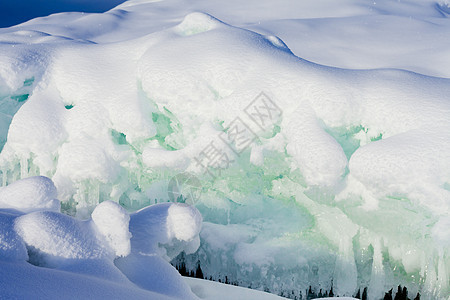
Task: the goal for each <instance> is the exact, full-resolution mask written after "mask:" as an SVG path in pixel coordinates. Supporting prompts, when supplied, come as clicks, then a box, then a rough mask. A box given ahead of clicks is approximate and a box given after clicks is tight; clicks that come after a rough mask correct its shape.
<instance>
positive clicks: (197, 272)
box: [195, 261, 205, 279]
mask: <svg viewBox="0 0 450 300" xmlns="http://www.w3.org/2000/svg"><path fill="white" fill-rule="evenodd" d="M195 278H200V279H203V278H205V277H203V271H202V268H201V267H200V261H197V270H195Z"/></svg>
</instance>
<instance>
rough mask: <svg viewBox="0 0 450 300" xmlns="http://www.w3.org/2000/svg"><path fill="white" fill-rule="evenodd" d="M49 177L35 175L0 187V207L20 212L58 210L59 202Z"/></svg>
mask: <svg viewBox="0 0 450 300" xmlns="http://www.w3.org/2000/svg"><path fill="white" fill-rule="evenodd" d="M56 198H57V191H56V187H55V185H54V184H53V181H52V180H51V179H50V178H47V177H44V176H35V177H29V178H25V179H21V180H18V181H16V182H13V183H11V184H10V185H8V186H5V187H2V188H0V208H12V209H16V210H19V211H22V212H32V211H39V210H49V211H55V212H59V210H60V202H59V200H58V199H56Z"/></svg>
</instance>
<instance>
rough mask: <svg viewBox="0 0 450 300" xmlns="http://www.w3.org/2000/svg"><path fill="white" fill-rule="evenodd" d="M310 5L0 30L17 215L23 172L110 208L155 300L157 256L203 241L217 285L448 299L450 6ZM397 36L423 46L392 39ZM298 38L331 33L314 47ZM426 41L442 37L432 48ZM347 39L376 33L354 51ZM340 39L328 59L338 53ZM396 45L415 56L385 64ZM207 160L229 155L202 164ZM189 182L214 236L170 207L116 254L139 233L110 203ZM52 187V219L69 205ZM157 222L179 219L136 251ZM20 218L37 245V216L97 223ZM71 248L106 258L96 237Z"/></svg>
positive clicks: (187, 259)
mask: <svg viewBox="0 0 450 300" xmlns="http://www.w3.org/2000/svg"><path fill="white" fill-rule="evenodd" d="M178 2H179V3H178ZM303 2H304V3H303ZM303 2H302V3H299V4H296V5H297V6H296V7H295V9H293V8H290V9H286V7H290V6H289V5H285V6H283V5H282V4H279V5H280V7H279V8H278V10H276V12H273V10H271V9H270V10H268V9H267V5H269V4H268V2H266V1H249V2H248V3H247V2H246V3H245V4H238V3H237V2H236V3H233V4H225V3H218V2H214V3H215V4H214V5H212V4H211V5H209V4H205V3H201V2H197V1H194V2H193V4H190V5H188V4H187V3H185V2H183V1H169V0H167V1H159V2H152V1H139V0H131V1H127V2H125V3H123V4H122V5H119V6H118V7H117V8H115V9H113V10H110V11H108V12H106V13H104V14H77V13H71V14H57V15H53V16H50V17H47V18H40V19H35V20H32V21H29V22H27V23H24V24H22V25H20V26H16V27H11V28H6V29H0V48H1V51H0V63H1V68H0V101H2V106H1V107H0V108H1V109H2V111H1V112H2V113H3V114H2V115H1V119H0V120H1V122H2V124H4V125H2V127H1V128H2V131H0V133H1V137H2V138H3V140H4V141H5V142H3V143H4V147H3V149H2V151H1V153H0V169H1V171H2V182H3V185H4V186H5V187H3V188H2V189H1V190H0V203H1V205H2V206H3V205H5V206H4V207H8V208H15V209H18V210H20V206H18V205H21V204H20V203H19V202H15V201H14V199H13V198H14V197H13V198H11V197H10V196H9V195H13V194H14V185H15V184H16V183H13V182H15V181H16V180H17V179H19V178H26V177H29V176H37V175H43V176H47V177H50V178H51V179H52V180H53V182H54V184H55V186H56V188H57V191H58V195H57V198H58V199H60V200H61V201H62V204H61V209H62V211H63V212H65V213H66V214H69V215H76V216H77V217H78V218H80V219H88V218H89V217H90V214H91V213H92V212H94V213H93V215H92V218H93V220H94V221H93V222H94V223H95V224H97V225H98V229H97V230H98V231H99V232H100V233H101V234H103V235H104V237H105V241H106V243H107V245H108V246H107V247H108V249H110V248H112V249H114V253H116V254H117V255H119V256H120V255H124V256H125V255H126V254H127V253H128V252H130V255H128V256H126V257H123V258H120V259H118V260H117V262H118V266H119V268H120V269H121V270H122V272H123V273H124V274H126V275H127V277H128V278H130V280H131V281H133V282H135V283H136V284H137V285H140V286H143V287H150V288H152V289H153V288H154V287H155V286H154V282H152V281H151V280H149V278H151V277H149V278H145V277H142V276H141V275H140V274H141V273H140V272H137V271H136V269H135V268H138V267H139V263H138V261H140V260H141V259H144V257H145V259H148V260H153V261H154V263H159V262H160V261H161V262H162V259H161V258H160V256H156V257H155V256H153V254H152V255H147V256H146V253H150V252H149V251H151V253H158V255H163V256H164V257H165V258H166V259H167V258H173V257H174V255H176V254H177V253H179V251H180V249H185V250H186V251H187V252H193V251H195V249H196V248H197V247H198V245H199V243H200V247H199V249H198V251H197V252H195V253H193V254H190V255H182V256H179V257H178V258H176V259H175V261H174V263H180V262H181V260H183V263H185V264H186V265H187V266H188V267H189V268H191V269H193V268H195V267H196V266H197V264H199V263H200V265H201V266H202V269H203V271H204V273H205V275H206V276H208V277H209V276H211V277H212V278H214V279H217V280H218V279H221V280H225V278H224V277H225V276H227V278H228V279H229V280H231V281H233V282H237V283H239V284H240V285H243V286H251V287H253V288H258V289H266V290H270V291H272V292H274V293H280V294H281V293H283V294H287V293H291V292H293V293H295V295H298V294H299V293H301V292H303V295H304V292H305V291H306V290H307V289H308V288H309V286H312V288H313V289H314V290H316V291H319V290H320V289H322V290H328V289H330V288H331V287H333V290H334V291H335V293H336V294H338V295H341V296H351V295H354V294H355V293H356V291H357V290H358V289H362V288H364V287H368V292H369V298H370V299H377V298H380V297H382V296H383V293H384V292H385V291H387V290H389V289H390V288H392V287H396V286H397V285H398V284H402V285H404V286H407V287H408V289H409V290H410V291H411V293H410V294H411V295H412V294H415V293H416V292H417V291H420V293H421V294H422V297H424V298H425V299H433V298H442V297H445V296H446V295H448V293H449V287H450V283H449V273H450V260H449V255H450V254H449V247H448V245H449V241H450V233H449V229H448V228H449V227H448V224H449V218H450V216H449V206H450V201H449V199H450V171H449V170H450V100H449V95H450V79H448V77H450V73H449V72H448V70H450V68H449V66H450V58H449V57H448V46H449V44H448V41H447V39H442V38H438V37H439V35H441V36H447V35H448V34H449V31H450V29H449V28H450V26H449V23H448V22H449V19H448V18H446V16H448V11H447V10H446V7H447V6H445V5H444V4H443V3H439V5H438V3H436V2H433V1H423V2H421V3H419V2H418V1H413V0H411V1H402V3H400V2H399V3H393V2H392V1H377V3H378V5H376V6H375V4H374V5H369V6H363V5H360V4H358V3H357V1H351V0H347V1H345V3H343V4H342V3H341V4H340V5H339V6H336V4H334V5H332V4H331V1H325V2H326V3H327V4H326V5H331V7H332V8H328V9H326V5H325V4H324V3H322V4H316V3H314V4H312V2H311V1H303ZM286 3H287V2H286ZM286 3H284V4H286ZM236 5H238V6H239V5H240V6H239V7H240V8H241V11H242V15H241V14H236V10H235V9H233V7H236ZM290 5H291V4H290ZM305 8H308V9H309V10H305ZM192 10H199V11H203V12H192ZM162 11H164V12H165V13H164V14H162V13H161V14H160V13H159V12H162ZM269 11H270V13H269ZM331 12H332V14H331ZM246 13H248V14H246ZM272 13H274V15H275V17H273V16H272V15H271V14H272ZM408 15H414V16H415V18H412V19H411V18H408ZM330 16H333V17H335V18H329V17H330ZM363 21H364V22H366V23H364V22H363ZM230 24H231V25H230ZM379 24H382V25H379ZM385 26H386V27H385ZM397 27H398V28H406V32H407V34H404V35H402V34H398V33H399V32H403V31H400V30H397V31H395V30H394V31H393V32H394V33H392V34H387V35H386V34H385V29H386V28H389V29H391V28H397ZM287 28H291V29H290V30H288V29H287ZM329 28H333V34H335V35H336V37H333V38H331V37H330V36H331V35H332V34H331V35H330V34H329V33H325V32H326V31H327V30H328V29H329ZM298 30H300V33H301V35H303V37H305V36H306V35H307V34H308V32H309V33H311V35H313V36H312V37H311V38H310V39H298V36H297V38H296V35H297V33H298ZM334 30H335V31H334ZM339 30H341V31H342V32H341V33H339ZM413 32H421V33H423V34H424V35H423V37H422V38H423V40H424V43H420V46H418V42H417V41H416V40H415V37H413V36H411V35H409V34H410V33H413ZM428 33H429V34H430V36H428V35H427V34H428ZM345 34H350V35H351V38H354V39H355V41H361V40H362V39H363V38H367V36H373V37H374V41H372V42H366V43H361V44H359V46H360V50H359V51H356V50H353V52H351V51H352V50H351V49H350V48H349V46H346V45H345V43H347V42H348V41H349V40H351V38H348V37H345ZM397 35H398V36H397ZM277 36H278V37H277ZM324 38H329V39H330V40H329V45H330V48H329V49H321V48H320V46H321V45H322V43H323V40H320V39H324ZM380 41H384V42H386V41H387V42H394V43H395V41H397V42H396V43H397V44H395V45H398V47H397V48H396V47H395V46H393V47H391V48H389V51H385V52H389V53H384V52H382V51H379V50H380V49H381V46H380V43H381V42H380ZM305 45H307V46H305ZM374 45H375V46H374ZM381 45H382V43H381ZM422 45H432V46H431V48H430V49H432V50H433V51H432V54H429V53H428V52H427V51H425V50H426V49H424V48H423V46H422ZM372 48H373V49H376V50H373V49H372ZM308 49H309V50H308ZM318 49H320V51H319V50H318ZM342 49H344V50H347V51H350V54H343V53H342ZM377 51H378V52H377ZM415 51H416V52H415ZM343 52H345V51H343ZM322 53H325V54H322ZM353 53H355V55H352V54H353ZM367 53H368V54H367ZM420 53H422V54H420ZM303 54H304V55H303ZM378 55H379V56H380V57H382V59H379V60H378V59H375V58H374V59H367V58H368V57H369V58H372V57H378ZM421 55H422V56H421ZM417 56H419V57H421V58H422V60H421V59H411V58H410V57H417ZM299 57H301V58H299ZM324 57H325V58H324ZM330 57H331V58H335V60H334V61H330ZM398 57H399V58H400V59H398V60H397V58H398ZM302 58H306V59H309V60H312V61H315V62H319V63H322V64H326V65H329V67H327V66H324V65H318V64H315V63H312V62H310V61H307V60H304V59H302ZM336 67H345V68H347V69H343V68H336ZM386 67H389V68H391V69H382V68H386ZM366 68H381V69H377V70H366ZM357 69H358V70H357ZM400 69H405V70H407V71H403V70H400ZM411 71H413V72H411ZM414 72H417V73H414ZM419 73H421V74H424V75H421V74H419ZM433 76H435V77H433ZM255 107H256V110H255ZM236 125H240V126H241V127H240V128H241V130H240V131H239V130H238V131H234V130H235V129H236V127H235V126H236ZM242 128H244V129H245V134H246V135H245V136H243V137H241V138H242V139H241V140H240V141H238V142H237V143H236V139H233V136H234V137H236V134H237V132H242ZM230 140H231V141H234V143H233V142H230ZM244 146H245V147H244ZM207 151H216V152H215V153H216V154H217V153H220V155H221V157H222V158H224V157H226V158H229V160H228V161H227V162H226V164H225V165H223V164H222V165H219V164H213V163H208V162H206V164H207V165H209V166H210V167H209V168H203V167H202V164H201V162H202V161H200V162H199V160H203V162H204V159H205V158H207V157H208V156H207V155H206V154H207V153H205V152H207ZM209 153H211V152H209ZM236 153H237V154H236ZM180 173H186V174H193V176H195V177H196V178H198V179H199V181H200V182H201V191H202V194H201V196H200V197H199V198H198V199H191V200H195V201H194V202H195V206H196V207H197V209H198V210H199V211H200V212H201V214H202V216H203V220H204V221H205V222H204V225H203V229H202V231H201V232H200V241H199V240H198V239H196V234H197V233H198V232H197V230H199V227H196V226H194V227H187V228H186V227H185V225H184V224H185V222H187V223H189V224H198V223H199V222H200V220H201V219H200V217H199V215H197V212H196V211H195V210H191V208H188V207H184V206H180V205H177V206H169V205H168V204H165V205H160V206H156V207H154V208H150V209H144V210H143V211H138V212H136V213H135V214H132V215H131V219H130V232H131V234H132V236H133V237H132V238H131V242H130V247H131V248H128V247H129V246H128V245H126V244H125V243H122V242H120V243H118V244H115V242H114V241H116V240H117V239H119V240H126V239H127V237H129V235H128V232H126V231H120V232H116V231H114V230H113V231H110V230H111V227H109V226H110V224H112V223H114V224H116V222H117V224H124V223H126V222H127V219H126V217H125V215H123V212H122V211H121V210H120V209H119V208H118V207H114V206H112V204H104V205H103V204H100V206H99V207H98V208H96V209H95V207H96V206H97V204H98V203H100V202H104V201H105V200H111V201H113V202H116V203H120V204H121V205H122V206H124V207H125V208H126V209H128V210H129V211H135V210H138V209H140V208H142V207H145V206H147V205H149V204H154V203H157V202H166V201H168V200H169V198H170V197H169V196H168V191H167V187H168V185H169V182H170V180H171V178H173V177H174V176H176V175H177V174H180ZM18 182H20V181H18ZM36 184H37V188H42V189H43V190H44V191H45V189H48V190H49V191H53V187H52V186H47V185H45V182H41V183H36ZM30 193H36V195H38V196H39V195H41V192H40V190H38V191H36V192H32V191H31V192H30ZM50 194H51V196H49V197H44V196H39V197H37V198H36V199H41V200H39V201H38V202H37V203H36V207H38V208H42V207H46V208H50V209H53V210H55V209H56V210H57V209H58V207H57V206H55V205H54V204H53V202H52V199H53V198H56V196H55V195H54V194H52V193H50ZM33 195H34V194H33ZM4 203H5V204H4ZM14 205H15V206H14ZM108 205H109V206H108ZM27 207H29V205H28V204H27ZM94 209H95V210H94ZM33 210H34V209H33ZM96 210H98V211H97V213H96ZM102 210H104V211H105V212H111V213H112V215H113V216H114V217H113V219H114V220H115V221H114V222H112V219H111V220H109V219H104V218H103V217H102V214H101V211H102ZM147 213H148V214H155V216H157V217H158V216H159V217H160V216H163V215H164V214H167V216H168V218H167V223H165V224H166V225H165V226H166V228H165V229H164V230H167V231H163V232H167V234H168V235H167V236H163V235H162V234H161V232H158V231H155V232H151V233H148V234H152V235H154V236H155V238H157V239H158V241H160V243H161V245H158V246H156V244H149V245H142V246H145V247H144V248H142V249H141V248H139V247H138V246H136V247H135V249H138V248H139V249H140V250H139V251H138V252H136V251H134V252H133V243H138V241H139V240H140V234H141V231H142V230H144V229H139V230H137V229H136V230H134V229H133V228H138V227H139V226H140V223H139V220H140V217H139V216H140V215H142V216H143V215H144V214H147ZM2 218H4V220H9V218H13V216H11V215H5V216H4V217H2ZM2 220H3V219H2ZM18 220H22V221H20V222H18V223H17V226H18V232H20V235H21V237H22V238H24V239H25V240H26V241H29V242H30V243H31V245H34V244H33V243H34V240H32V239H28V238H27V228H28V227H27V226H26V224H28V223H30V224H31V223H32V224H34V225H33V226H38V227H42V228H48V229H49V230H50V229H52V228H53V225H52V224H54V223H55V222H56V223H58V224H59V223H62V224H66V222H71V223H73V224H78V225H76V226H87V225H86V224H88V223H83V222H86V221H79V220H75V219H72V218H71V217H68V216H62V215H60V214H57V213H55V212H40V211H37V212H33V213H30V214H27V215H24V216H20V217H18ZM110 221H111V223H109V222H110ZM136 222H137V223H136ZM142 224H144V223H142ZM22 226H25V227H22ZM47 226H49V227H47ZM76 226H75V227H76ZM111 226H112V225H111ZM119 226H120V225H119ZM144 226H146V225H144ZM180 228H181V229H182V230H180ZM185 229H186V230H185ZM133 230H134V231H135V232H133ZM144 231H145V230H144ZM142 234H144V233H142ZM52 236H53V234H52ZM57 237H58V233H57V232H54V237H53V238H57ZM8 238H9V239H11V247H19V248H20V247H21V246H20V245H18V244H15V242H14V241H16V240H17V237H16V236H10V237H8ZM72 238H74V239H75V240H77V241H78V240H82V241H84V242H86V243H88V244H92V245H93V247H94V248H93V249H96V250H95V251H94V252H95V253H96V254H95V255H99V256H102V255H103V250H102V249H103V248H101V247H100V246H98V245H97V244H96V243H94V242H91V241H89V239H91V237H86V236H76V235H75V236H73V235H72ZM113 240H114V241H113ZM36 242H43V240H42V241H41V240H39V241H36ZM102 245H103V244H102ZM35 246H38V245H37V244H36V245H35ZM97 246H98V247H97ZM96 247H97V248H96ZM2 249H3V248H2ZM47 250H48V251H47V252H48V253H49V254H50V255H52V256H55V257H58V256H59V255H69V256H70V254H69V253H71V252H67V254H64V253H66V252H64V253H58V252H55V251H56V250H55V251H54V249H47ZM2 251H3V250H2ZM18 251H19V250H18ZM73 251H75V252H74V254H73V255H75V256H77V255H81V256H83V255H84V254H82V253H84V252H83V251H84V250H82V249H79V250H77V249H73ZM186 254H188V253H186ZM21 255H22V254H20V255H19V256H21ZM83 257H84V256H83ZM122 264H123V265H122ZM129 266H133V268H129ZM172 271H173V270H172ZM172 271H168V272H172ZM136 272H137V273H136ZM168 274H169V273H168ZM170 274H171V275H170V276H175V274H174V273H173V272H172V273H170ZM149 276H152V275H149ZM185 288H186V287H185V286H181V287H177V288H174V290H173V292H174V295H176V296H179V295H180V294H183V293H185V292H186V290H185Z"/></svg>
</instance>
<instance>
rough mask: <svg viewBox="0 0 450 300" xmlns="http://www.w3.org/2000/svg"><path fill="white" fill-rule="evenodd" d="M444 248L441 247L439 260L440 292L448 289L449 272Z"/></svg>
mask: <svg viewBox="0 0 450 300" xmlns="http://www.w3.org/2000/svg"><path fill="white" fill-rule="evenodd" d="M444 257H445V256H444V250H443V249H442V247H441V248H440V249H439V260H438V274H437V275H438V278H437V279H438V289H439V291H438V292H445V291H447V290H448V280H447V278H448V274H447V268H446V266H445V258H444Z"/></svg>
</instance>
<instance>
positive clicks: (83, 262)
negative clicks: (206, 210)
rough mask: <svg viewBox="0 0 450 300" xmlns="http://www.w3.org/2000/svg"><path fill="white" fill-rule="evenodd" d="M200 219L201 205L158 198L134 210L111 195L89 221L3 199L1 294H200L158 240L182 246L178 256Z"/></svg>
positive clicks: (188, 246)
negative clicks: (25, 210) (8, 204)
mask: <svg viewBox="0 0 450 300" xmlns="http://www.w3.org/2000/svg"><path fill="white" fill-rule="evenodd" d="M45 179H46V180H47V181H48V182H49V183H51V184H52V182H51V180H50V179H48V178H45ZM40 180H44V178H40ZM16 184H17V185H22V186H24V187H26V186H27V185H30V184H33V181H32V180H27V179H22V180H19V181H17V183H16ZM25 191H27V189H25ZM38 196H39V195H38ZM56 201H57V200H56ZM130 220H131V225H130V224H129V223H130ZM201 222H202V221H201V216H200V214H199V212H198V210H197V209H196V208H194V207H190V206H187V205H185V204H174V203H164V204H155V205H154V206H151V207H148V208H146V209H144V210H141V211H138V212H136V213H133V214H132V215H131V217H130V215H129V214H128V213H127V212H126V211H125V210H124V209H123V208H122V207H121V206H120V205H119V204H117V203H115V202H111V201H104V202H102V203H100V204H99V205H98V206H97V207H96V208H95V210H94V212H93V213H92V219H89V220H78V219H75V218H73V217H71V216H68V215H65V214H62V213H59V212H56V211H34V212H30V213H23V212H19V211H17V210H12V209H10V208H8V207H6V208H4V207H1V206H0V224H1V225H2V226H1V227H0V246H1V247H0V255H1V256H0V266H1V268H0V269H1V270H2V271H1V272H2V274H1V278H2V280H1V283H0V287H1V292H0V297H1V298H4V297H6V298H10V297H12V298H27V297H30V296H31V295H33V297H34V298H46V299H60V298H67V299H76V298H78V299H79V297H80V295H87V292H88V291H89V292H92V293H91V294H89V296H87V297H88V298H90V299H104V297H105V296H106V295H114V297H132V298H133V299H135V298H144V297H147V299H148V298H150V299H169V298H170V299H173V298H176V299H189V298H192V299H195V298H196V296H195V295H194V294H193V293H192V292H191V290H190V289H189V287H188V285H187V284H185V283H184V281H183V279H182V278H181V276H180V274H179V273H178V272H177V271H176V270H175V269H174V268H173V267H172V266H171V265H170V264H169V263H168V261H166V260H164V259H163V258H167V254H164V253H162V252H161V251H159V247H162V245H163V244H167V245H170V246H173V245H176V246H177V247H176V249H175V247H172V248H171V251H172V252H171V254H172V255H174V256H176V255H177V254H178V253H179V252H181V251H186V252H187V253H189V251H191V252H193V251H195V250H196V249H197V248H198V244H199V242H198V240H199V237H198V234H199V232H200V228H201ZM144 229H145V230H144ZM155 233H158V234H156V235H155ZM130 239H131V243H130ZM176 241H180V242H179V243H178V244H177V243H176ZM192 241H196V242H194V243H192ZM183 243H186V247H185V248H183V245H184V244H183ZM174 251H179V252H177V253H175V252H174ZM116 257H124V258H122V259H119V260H116V261H115V260H114V259H115V258H116ZM89 280H91V281H90V283H89V284H85V282H86V281H89ZM42 281H44V282H46V283H45V284H44V285H41V282H42ZM52 286H55V287H52ZM70 286H74V287H76V288H73V287H70ZM90 289H93V290H92V291H90ZM77 290H79V292H77Z"/></svg>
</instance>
